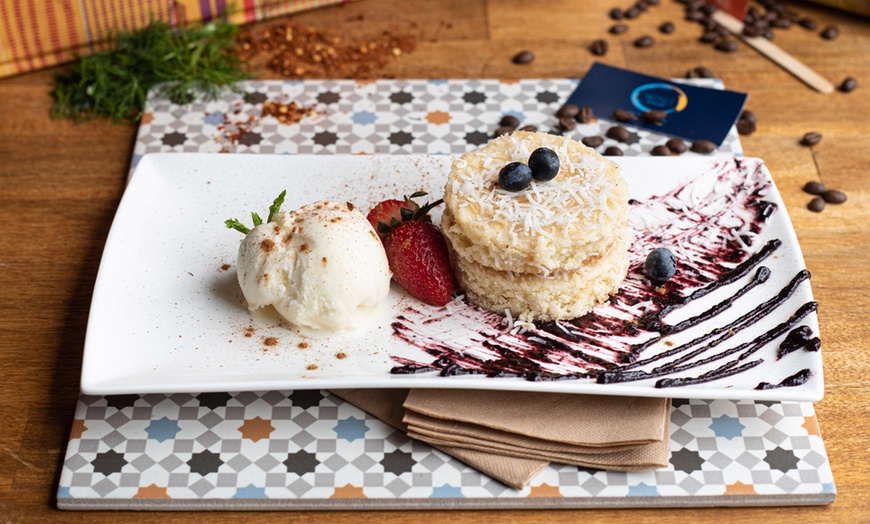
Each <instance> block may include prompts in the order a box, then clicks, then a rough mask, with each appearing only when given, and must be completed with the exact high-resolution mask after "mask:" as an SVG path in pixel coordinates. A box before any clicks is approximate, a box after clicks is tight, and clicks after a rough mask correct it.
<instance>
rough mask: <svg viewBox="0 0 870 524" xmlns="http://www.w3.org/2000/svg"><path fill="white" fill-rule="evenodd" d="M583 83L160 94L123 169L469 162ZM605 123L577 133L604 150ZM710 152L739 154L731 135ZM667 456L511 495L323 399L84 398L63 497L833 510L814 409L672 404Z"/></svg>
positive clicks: (635, 133) (109, 501)
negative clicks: (284, 113)
mask: <svg viewBox="0 0 870 524" xmlns="http://www.w3.org/2000/svg"><path fill="white" fill-rule="evenodd" d="M696 82H699V81H696ZM701 82H704V81H701ZM705 82H706V85H710V86H712V87H721V84H720V83H718V82H717V81H709V80H708V81H705ZM702 85H703V84H702ZM576 86H577V80H570V79H564V80H523V81H517V82H504V81H498V80H449V81H447V80H445V81H433V80H404V81H398V80H396V81H377V82H369V83H358V82H355V81H350V80H348V81H306V82H281V81H259V82H257V81H255V82H248V83H245V84H243V86H242V88H243V90H244V93H228V94H227V95H226V96H225V97H223V98H221V99H219V100H216V101H212V102H197V103H193V104H189V105H186V106H179V105H173V104H171V103H169V102H167V101H165V100H160V99H154V98H152V99H149V101H148V103H147V106H146V115H145V118H144V119H143V121H142V124H141V125H140V129H139V137H138V140H137V143H136V145H135V149H134V158H133V162H132V166H131V170H132V169H134V168H135V165H136V163H137V162H138V160H139V159H140V158H141V157H142V155H144V154H147V153H151V152H167V151H177V152H182V151H186V152H214V153H219V152H234V153H276V154H378V153H385V154H406V153H429V154H455V153H461V152H464V151H468V150H471V149H475V148H477V147H479V146H480V145H482V144H484V143H486V142H487V141H488V140H489V139H490V138H491V137H492V134H493V131H494V130H495V129H496V127H497V123H498V121H499V120H500V119H501V117H502V116H504V115H505V114H511V115H514V116H516V117H517V118H518V119H519V120H520V121H521V122H522V125H534V126H537V127H538V128H539V129H540V130H543V131H549V130H551V129H553V128H555V126H556V124H557V120H556V118H555V116H554V113H555V111H556V110H557V109H558V108H559V106H560V105H561V103H562V102H563V101H564V100H565V99H567V97H568V95H569V94H570V93H571V92H572V91H573V89H574V88H575V87H576ZM267 101H273V102H277V103H279V104H289V103H290V102H296V104H298V105H299V106H300V107H302V108H305V109H310V110H311V114H308V115H306V116H304V117H303V118H302V119H301V121H299V122H298V123H294V124H282V123H279V122H278V120H276V119H275V118H274V117H271V116H266V117H264V116H262V109H263V104H264V102H267ZM285 107H286V106H285ZM611 125H613V124H612V123H611V122H609V121H596V122H592V123H590V124H582V125H578V126H577V128H576V129H574V130H572V131H570V132H569V134H570V135H572V136H574V137H576V138H580V137H584V136H595V135H599V136H604V133H605V132H606V130H607V129H608V128H609V127H610V126H611ZM668 138H669V137H666V136H664V135H660V134H656V133H651V132H648V131H645V130H639V129H632V133H631V136H630V139H629V140H628V142H626V143H621V144H618V143H616V142H615V141H613V140H611V139H605V141H604V143H603V144H602V145H601V146H600V147H599V148H598V149H599V150H603V149H604V148H606V147H608V146H609V145H617V146H619V147H620V148H621V149H622V150H623V151H624V153H625V155H627V156H631V155H645V154H649V152H650V150H651V149H652V148H653V147H654V146H656V145H658V144H663V143H664V142H665V141H666V140H667V139H668ZM684 154H686V155H692V154H694V153H691V152H687V153H684ZM714 154H724V155H741V154H742V149H741V147H740V140H739V137H738V136H737V133H736V131H735V130H733V129H732V132H731V133H730V134H729V136H728V138H727V139H726V141H725V142H724V143H723V145H722V146H721V147H720V148H719V150H718V151H716V152H715V153H714ZM670 448H671V459H670V464H669V466H668V467H667V468H662V469H658V470H653V471H642V472H630V473H625V472H612V471H597V470H590V469H585V468H578V467H576V466H566V465H558V464H552V465H550V466H549V467H548V468H546V469H545V470H544V471H543V472H542V473H540V474H539V475H538V476H537V477H535V478H534V479H533V480H532V482H531V483H530V484H529V485H528V486H526V487H525V488H524V489H523V490H515V489H512V488H509V487H507V486H505V485H503V484H501V483H500V482H498V481H495V480H493V479H490V478H489V477H487V476H485V475H483V474H481V473H479V472H477V471H476V470H474V469H472V468H470V467H468V466H466V465H464V464H463V463H461V462H459V461H458V460H456V459H454V458H452V457H450V456H448V455H445V454H443V453H441V452H440V451H438V450H435V449H433V448H431V447H430V446H428V445H427V444H424V443H422V442H419V441H414V440H411V439H409V438H408V437H406V436H405V435H404V434H403V433H401V432H399V431H396V430H395V429H393V428H392V427H390V426H388V425H386V424H384V423H383V422H381V421H379V420H377V419H375V418H372V417H371V416H369V415H367V414H366V413H364V412H363V411H361V410H359V409H358V408H356V407H355V406H353V405H351V404H349V403H346V402H344V401H342V400H341V399H339V398H337V397H335V396H333V395H331V394H330V393H329V392H327V391H270V392H257V393H254V392H237V393H204V394H199V395H196V394H174V395H141V396H140V395H119V396H107V397H98V396H88V395H82V396H81V397H80V398H79V401H78V406H77V409H76V414H75V420H74V421H73V428H72V432H71V435H70V440H69V445H68V448H67V453H66V457H65V460H64V464H63V467H62V470H61V474H60V481H59V487H58V493H57V495H58V506H59V507H60V508H62V509H155V510H160V509H166V510H170V509H399V508H407V509H450V508H464V509H470V508H494V507H498V508H524V509H528V508H568V507H638V506H645V507H650V506H653V507H655V506H660V507H664V506H713V505H715V506H742V505H786V504H788V505H791V504H799V505H811V504H829V503H831V502H833V501H834V499H835V497H836V489H835V487H834V482H833V477H832V473H831V469H830V464H829V462H828V459H827V454H826V452H825V448H824V443H823V442H822V438H821V435H820V433H819V427H818V424H817V421H816V417H815V414H814V410H813V406H812V404H810V403H794V402H783V403H778V402H751V401H728V400H715V401H704V400H691V401H688V400H675V401H674V403H673V407H672V414H671V441H670Z"/></svg>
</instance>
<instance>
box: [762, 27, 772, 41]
mask: <svg viewBox="0 0 870 524" xmlns="http://www.w3.org/2000/svg"><path fill="white" fill-rule="evenodd" d="M761 36H763V37H764V38H767V39H768V40H773V31H771V30H770V29H768V30H767V31H765V32H763V33H761Z"/></svg>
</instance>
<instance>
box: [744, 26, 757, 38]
mask: <svg viewBox="0 0 870 524" xmlns="http://www.w3.org/2000/svg"><path fill="white" fill-rule="evenodd" d="M743 36H748V37H750V38H756V37H759V36H761V29H759V28H757V27H755V26H754V25H745V26H743Z"/></svg>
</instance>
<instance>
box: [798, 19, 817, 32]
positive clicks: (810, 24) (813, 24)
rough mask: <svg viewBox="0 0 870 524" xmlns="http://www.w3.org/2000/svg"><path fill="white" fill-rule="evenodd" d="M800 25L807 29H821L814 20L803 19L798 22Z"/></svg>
mask: <svg viewBox="0 0 870 524" xmlns="http://www.w3.org/2000/svg"><path fill="white" fill-rule="evenodd" d="M798 25H799V26H801V27H803V28H806V29H816V28H817V27H819V24H817V23H816V21H815V20H813V19H812V18H801V19H800V20H798Z"/></svg>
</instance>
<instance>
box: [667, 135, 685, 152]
mask: <svg viewBox="0 0 870 524" xmlns="http://www.w3.org/2000/svg"><path fill="white" fill-rule="evenodd" d="M665 147H667V148H668V149H670V150H671V151H672V152H674V153H676V154H678V155H681V154H683V153H685V152H686V151H687V150H688V149H689V146H687V145H686V143H685V142H683V141H682V140H680V139H679V138H672V139H670V140H668V141H667V142H665Z"/></svg>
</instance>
